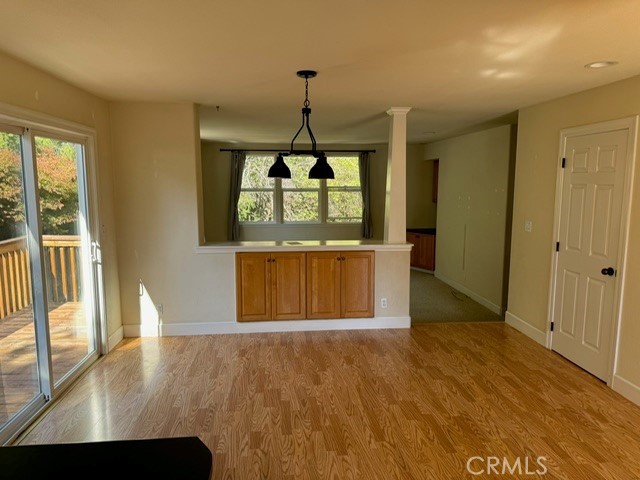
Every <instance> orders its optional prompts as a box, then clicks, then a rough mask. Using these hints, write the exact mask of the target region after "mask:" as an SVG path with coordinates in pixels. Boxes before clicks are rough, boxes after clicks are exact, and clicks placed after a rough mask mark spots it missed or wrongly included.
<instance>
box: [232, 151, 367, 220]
mask: <svg viewBox="0 0 640 480" xmlns="http://www.w3.org/2000/svg"><path fill="white" fill-rule="evenodd" d="M258 154H262V155H264V152H258V151H248V152H247V155H258ZM276 155H277V154H276V153H273V154H271V156H272V157H273V161H274V162H275V159H276ZM348 156H352V155H349V154H333V155H331V154H329V155H328V157H329V159H330V158H331V157H348ZM353 157H354V158H357V156H356V155H353ZM274 180H275V181H274V186H273V188H243V187H241V188H240V193H241V194H242V192H273V220H272V221H268V222H251V221H240V222H239V223H240V225H241V226H243V227H254V226H275V225H286V226H294V225H295V226H304V225H309V226H347V225H349V226H357V225H362V217H360V218H358V219H357V220H355V219H356V217H330V216H329V192H335V191H344V192H358V193H360V194H362V187H361V186H334V187H330V186H328V185H327V181H326V180H325V179H320V180H319V182H318V188H311V187H304V188H290V187H283V186H282V179H281V178H275V179H274ZM285 192H317V193H318V220H317V221H308V220H301V221H285V219H284V193H285ZM361 201H362V199H361ZM363 208H364V205H363ZM333 218H337V219H347V218H353V219H354V220H355V221H332V219H333Z"/></svg>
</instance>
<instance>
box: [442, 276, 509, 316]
mask: <svg viewBox="0 0 640 480" xmlns="http://www.w3.org/2000/svg"><path fill="white" fill-rule="evenodd" d="M434 276H435V277H436V278H437V279H438V280H441V281H443V282H444V283H446V284H447V285H450V286H452V287H453V288H455V289H456V290H458V291H460V292H462V293H464V294H465V295H466V296H467V297H469V298H470V299H472V300H475V301H476V302H478V303H479V304H480V305H482V306H485V307H487V308H488V309H489V310H491V311H492V312H493V313H497V314H498V315H502V314H503V313H504V312H503V311H502V307H501V306H500V305H496V304H495V303H493V302H492V301H490V300H487V299H486V298H484V297H483V296H481V295H478V294H477V293H475V292H472V291H471V290H469V289H468V288H467V287H465V286H464V285H460V284H459V283H458V282H455V281H453V280H451V279H450V278H447V277H445V276H444V275H441V274H439V273H438V272H437V271H435V272H434Z"/></svg>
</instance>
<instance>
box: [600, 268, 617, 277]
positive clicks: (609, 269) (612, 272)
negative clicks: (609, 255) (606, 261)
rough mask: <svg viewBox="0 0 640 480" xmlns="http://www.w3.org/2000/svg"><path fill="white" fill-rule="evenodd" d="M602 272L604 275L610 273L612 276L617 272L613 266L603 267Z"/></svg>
mask: <svg viewBox="0 0 640 480" xmlns="http://www.w3.org/2000/svg"><path fill="white" fill-rule="evenodd" d="M600 273H602V275H608V276H610V277H613V276H614V275H615V274H616V271H615V270H614V269H613V267H609V268H603V269H602V270H601V271H600Z"/></svg>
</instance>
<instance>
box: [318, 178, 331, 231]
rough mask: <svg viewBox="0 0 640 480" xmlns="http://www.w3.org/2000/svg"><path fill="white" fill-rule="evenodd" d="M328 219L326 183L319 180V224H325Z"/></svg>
mask: <svg viewBox="0 0 640 480" xmlns="http://www.w3.org/2000/svg"><path fill="white" fill-rule="evenodd" d="M328 217H329V194H328V193H327V181H326V180H325V179H322V180H320V223H327V219H328Z"/></svg>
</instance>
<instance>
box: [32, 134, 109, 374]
mask: <svg viewBox="0 0 640 480" xmlns="http://www.w3.org/2000/svg"><path fill="white" fill-rule="evenodd" d="M34 144H35V156H36V173H37V178H38V193H39V203H40V208H39V210H40V221H41V228H42V247H43V251H44V258H43V260H44V266H45V268H44V272H45V276H44V277H45V285H44V286H45V290H46V294H47V306H48V309H47V310H48V317H49V322H48V327H49V338H50V340H51V360H52V362H51V363H52V374H53V381H54V385H58V384H59V383H60V381H61V380H62V379H63V378H64V377H65V375H67V374H68V373H69V372H71V371H73V370H74V369H75V368H77V367H78V366H79V365H80V364H81V363H82V361H83V360H84V359H85V358H86V357H87V356H88V355H91V354H93V353H95V352H96V347H97V345H96V342H95V338H96V325H95V319H94V315H93V314H92V312H93V310H94V309H93V298H92V295H91V291H92V288H91V284H92V278H91V277H92V276H91V248H90V242H89V238H88V233H87V232H88V229H87V225H86V219H87V215H88V212H87V201H86V192H85V189H84V182H82V181H79V179H80V180H81V179H82V178H83V177H84V175H83V171H84V168H83V165H84V160H83V157H84V155H83V151H84V149H83V146H82V145H81V144H78V143H74V142H70V141H64V140H60V139H55V138H48V137H45V136H39V135H36V136H34ZM87 293H89V295H87Z"/></svg>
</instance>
